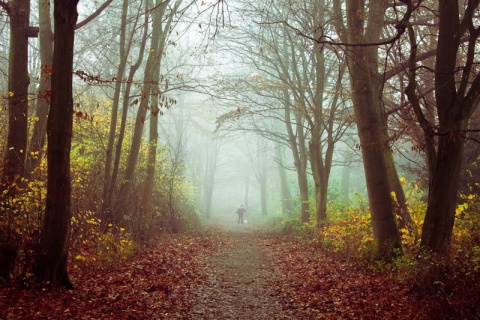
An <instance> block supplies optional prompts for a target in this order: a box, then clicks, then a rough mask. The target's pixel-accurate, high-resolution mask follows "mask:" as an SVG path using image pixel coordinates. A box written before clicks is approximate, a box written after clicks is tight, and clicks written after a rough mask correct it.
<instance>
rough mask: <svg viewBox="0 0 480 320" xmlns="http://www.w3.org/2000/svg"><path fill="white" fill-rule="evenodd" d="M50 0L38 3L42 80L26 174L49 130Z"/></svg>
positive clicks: (37, 159)
mask: <svg viewBox="0 0 480 320" xmlns="http://www.w3.org/2000/svg"><path fill="white" fill-rule="evenodd" d="M50 13H51V10H50V0H42V1H40V3H39V5H38V17H39V23H38V24H39V32H38V40H39V43H40V64H41V68H40V69H41V70H40V82H39V85H38V96H37V106H36V112H35V117H36V121H35V124H34V126H33V133H32V137H31V139H30V148H29V152H28V154H27V161H26V166H25V176H28V175H30V174H32V173H33V172H34V171H35V170H36V169H37V167H38V165H39V163H40V160H41V159H42V152H43V147H44V146H45V137H46V132H47V115H48V109H49V107H50V98H51V90H52V85H51V76H52V61H53V32H52V23H51V19H50Z"/></svg>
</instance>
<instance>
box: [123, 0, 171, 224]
mask: <svg viewBox="0 0 480 320" xmlns="http://www.w3.org/2000/svg"><path fill="white" fill-rule="evenodd" d="M169 2H170V1H163V2H162V1H161V0H157V1H156V6H155V9H154V12H153V22H152V30H153V31H152V39H151V43H150V52H149V55H148V58H147V63H146V66H145V74H144V79H143V83H144V85H143V89H142V97H141V100H140V105H139V107H138V111H137V116H136V119H135V127H134V130H133V137H132V145H131V147H130V152H129V155H128V158H127V166H126V168H125V171H124V176H123V181H122V184H121V187H120V192H119V197H118V199H117V204H116V210H115V215H116V216H117V219H116V220H117V221H121V218H120V217H123V216H124V215H125V214H126V213H127V207H128V206H127V203H126V199H127V198H128V196H129V193H130V189H131V186H132V183H133V176H134V173H135V168H136V166H137V159H138V154H139V151H140V146H141V142H142V134H143V127H144V124H145V121H146V116H147V110H148V108H149V101H150V95H151V93H152V90H153V87H154V85H157V84H158V79H155V78H154V74H155V69H156V68H160V59H161V54H162V53H161V52H159V51H158V48H159V42H160V41H161V37H162V35H163V36H164V38H163V41H164V40H165V39H166V35H165V34H164V32H163V29H162V20H163V16H164V13H165V10H166V7H167V6H168V4H169Z"/></svg>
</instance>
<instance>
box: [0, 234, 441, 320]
mask: <svg viewBox="0 0 480 320" xmlns="http://www.w3.org/2000/svg"><path fill="white" fill-rule="evenodd" d="M239 230H240V229H239ZM241 232H242V234H241V235H239V234H238V230H237V231H235V230H234V231H230V232H222V233H221V234H219V233H210V234H204V235H202V236H198V235H197V236H193V235H190V236H178V237H174V238H172V239H170V240H168V241H165V242H163V243H161V244H160V245H159V246H158V247H156V248H155V249H152V250H149V251H147V252H145V253H144V254H142V255H139V256H138V257H137V259H135V260H133V261H129V262H122V263H121V265H118V266H116V267H115V268H111V269H109V270H97V271H95V272H91V273H88V272H87V271H83V272H78V271H76V272H72V279H73V280H74V284H75V290H71V291H67V290H63V289H58V288H57V289H55V288H48V289H42V288H24V287H20V286H18V285H7V286H5V285H4V286H2V287H0V319H191V318H192V317H193V318H195V317H197V318H203V317H205V319H206V317H207V315H214V316H215V317H214V318H215V319H225V318H228V319H244V318H245V317H242V314H243V316H244V315H245V314H246V313H245V310H246V309H245V307H248V308H251V309H252V308H253V309H255V310H256V311H255V312H254V313H252V314H250V315H249V316H248V318H249V319H264V318H265V317H266V316H267V315H268V319H272V315H275V316H273V318H275V319H280V318H288V319H431V318H432V315H435V314H433V313H432V309H431V306H432V305H434V304H432V299H431V298H429V300H426V299H420V298H419V296H418V295H417V294H416V293H415V292H414V291H412V290H410V289H411V286H410V285H408V284H402V283H400V282H398V281H397V280H395V279H394V277H392V276H391V275H388V274H381V273H374V272H369V271H367V270H365V269H364V268H361V267H359V266H358V265H355V264H352V263H348V262H345V261H339V260H337V259H335V258H334V257H332V256H329V255H327V254H325V253H321V252H319V251H318V250H313V249H312V248H310V247H309V246H307V245H304V244H300V243H298V242H296V241H293V240H292V239H289V238H282V237H279V236H275V235H265V234H259V233H256V232H245V228H244V229H243V231H241ZM249 255H251V256H249ZM257 260H258V262H256V261H257ZM242 268H243V269H242ZM252 269H255V270H252ZM229 270H237V271H239V273H238V274H240V275H241V277H238V276H235V275H232V274H231V273H230V272H229ZM249 277H251V279H249ZM242 286H243V287H242ZM233 289H235V290H238V291H232V290H233ZM236 292H243V293H241V297H242V299H241V306H239V307H238V308H237V307H236V306H237V305H238V304H237V303H235V300H236V299H237V298H236V297H237V295H238V294H240V293H238V294H237V293H236ZM222 294H223V295H224V296H223V297H222ZM262 295H263V296H262ZM249 299H250V300H249ZM202 308H203V309H202ZM212 308H213V309H215V310H213V309H212ZM210 309H212V310H210ZM235 310H237V311H235ZM433 312H434V311H433ZM262 315H263V317H262ZM277 315H278V317H277ZM437 316H439V317H440V318H441V315H437Z"/></svg>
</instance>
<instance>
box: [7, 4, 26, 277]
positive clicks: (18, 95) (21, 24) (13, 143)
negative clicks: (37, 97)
mask: <svg viewBox="0 0 480 320" xmlns="http://www.w3.org/2000/svg"><path fill="white" fill-rule="evenodd" d="M5 6H7V7H8V14H9V17H10V52H9V66H8V69H9V71H8V91H9V92H8V95H9V98H8V135H7V146H6V152H5V156H4V159H3V164H2V169H1V172H0V174H1V177H0V203H2V206H3V207H4V209H2V210H0V260H2V262H1V263H0V277H1V278H4V279H6V280H8V278H9V276H10V272H11V269H12V268H13V265H14V262H15V258H16V254H17V241H18V240H17V239H16V238H17V237H18V234H17V232H16V231H15V230H14V229H11V228H10V226H9V225H10V219H12V218H14V217H13V215H14V214H15V213H14V211H11V210H9V209H8V208H9V206H10V200H11V199H12V198H13V197H15V195H16V194H17V193H18V190H17V187H16V182H17V181H20V179H21V178H22V176H23V171H24V167H25V155H26V153H27V127H28V122H27V119H28V87H29V83H30V78H29V74H28V27H29V21H30V0H15V1H10V2H9V3H8V4H5Z"/></svg>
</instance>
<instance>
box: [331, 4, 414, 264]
mask: <svg viewBox="0 0 480 320" xmlns="http://www.w3.org/2000/svg"><path fill="white" fill-rule="evenodd" d="M386 4H387V3H386V2H385V1H382V0H374V1H370V2H368V4H367V2H366V1H364V0H347V1H346V6H345V7H343V5H342V3H341V1H340V0H336V1H335V2H334V10H335V16H336V19H335V22H334V23H335V27H336V30H337V34H338V35H339V36H340V38H341V40H342V42H343V43H345V44H347V45H346V47H345V51H346V56H347V64H348V69H349V74H350V88H351V92H352V101H353V107H354V113H355V121H356V124H357V130H358V135H359V138H360V144H361V148H362V156H363V163H364V169H365V175H366V180H367V190H368V198H369V205H370V211H371V217H372V227H373V234H374V240H375V243H376V248H377V256H378V258H381V259H390V258H391V257H393V256H394V255H395V254H396V252H397V251H396V250H397V249H401V241H400V234H399V231H398V226H397V220H396V214H397V213H399V211H403V212H406V208H405V203H404V201H402V199H404V196H403V190H402V188H401V184H400V181H399V179H398V174H397V172H396V169H395V164H394V162H393V155H392V150H391V147H390V142H389V137H388V131H387V122H386V116H385V111H384V108H383V103H382V83H383V82H382V81H381V77H380V76H379V75H378V71H379V62H378V60H379V54H378V47H379V43H380V36H381V32H382V28H383V26H384V23H385V12H386V9H387V7H386ZM343 12H344V13H345V15H343ZM343 17H345V19H346V25H345V24H344V23H343ZM372 44H373V45H372ZM375 44H378V45H375ZM392 192H395V194H396V195H397V199H399V201H398V203H399V204H400V205H401V207H400V208H398V207H397V202H396V201H395V200H394V199H393V198H392Z"/></svg>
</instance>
